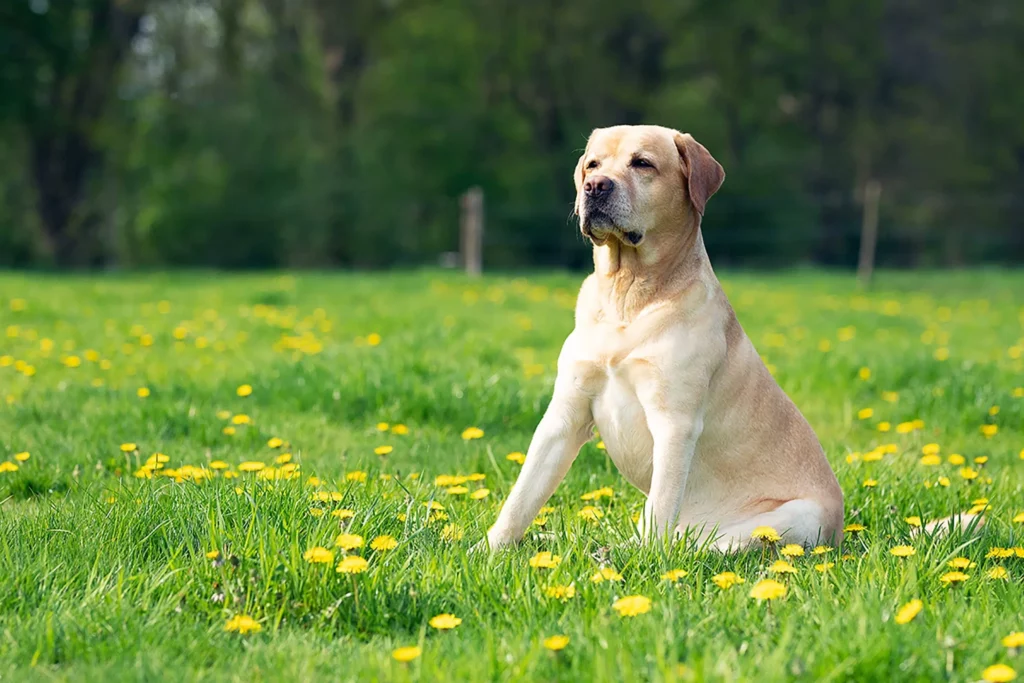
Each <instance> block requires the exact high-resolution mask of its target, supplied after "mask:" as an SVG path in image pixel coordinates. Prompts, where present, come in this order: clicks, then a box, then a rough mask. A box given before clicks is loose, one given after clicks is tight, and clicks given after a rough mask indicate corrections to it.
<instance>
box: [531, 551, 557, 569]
mask: <svg viewBox="0 0 1024 683" xmlns="http://www.w3.org/2000/svg"><path fill="white" fill-rule="evenodd" d="M561 563H562V557H561V556H560V555H552V554H551V553H550V552H549V551H547V550H545V551H544V552H540V553H537V554H536V555H534V556H533V557H531V558H530V566H531V567H533V568H535V569H554V568H555V567H557V566H558V565H560V564H561Z"/></svg>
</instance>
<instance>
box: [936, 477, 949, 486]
mask: <svg viewBox="0 0 1024 683" xmlns="http://www.w3.org/2000/svg"><path fill="white" fill-rule="evenodd" d="M936 482H937V483H938V485H939V486H943V487H949V477H939V478H938V479H937V480H936Z"/></svg>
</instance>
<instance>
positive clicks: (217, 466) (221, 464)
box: [210, 460, 230, 470]
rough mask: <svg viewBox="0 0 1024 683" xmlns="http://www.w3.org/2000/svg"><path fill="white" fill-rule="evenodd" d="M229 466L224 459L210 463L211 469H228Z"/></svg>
mask: <svg viewBox="0 0 1024 683" xmlns="http://www.w3.org/2000/svg"><path fill="white" fill-rule="evenodd" d="M228 467H230V465H228V464H227V463H226V462H224V461H223V460H214V461H213V462H211V463H210V469H211V470H226V469H227V468H228Z"/></svg>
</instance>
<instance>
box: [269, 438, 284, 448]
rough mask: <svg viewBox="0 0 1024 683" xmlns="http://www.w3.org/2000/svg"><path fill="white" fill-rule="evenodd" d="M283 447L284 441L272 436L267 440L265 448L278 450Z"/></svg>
mask: <svg viewBox="0 0 1024 683" xmlns="http://www.w3.org/2000/svg"><path fill="white" fill-rule="evenodd" d="M283 445H284V439H281V438H279V437H276V436H273V437H271V438H270V439H268V440H267V446H268V447H269V448H280V447H281V446H283Z"/></svg>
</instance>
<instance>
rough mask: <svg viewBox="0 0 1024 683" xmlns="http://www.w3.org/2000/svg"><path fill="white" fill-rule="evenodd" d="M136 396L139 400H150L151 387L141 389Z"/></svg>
mask: <svg viewBox="0 0 1024 683" xmlns="http://www.w3.org/2000/svg"><path fill="white" fill-rule="evenodd" d="M135 394H136V395H137V396H138V397H139V398H149V387H139V388H138V390H137V391H136V392H135Z"/></svg>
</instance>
